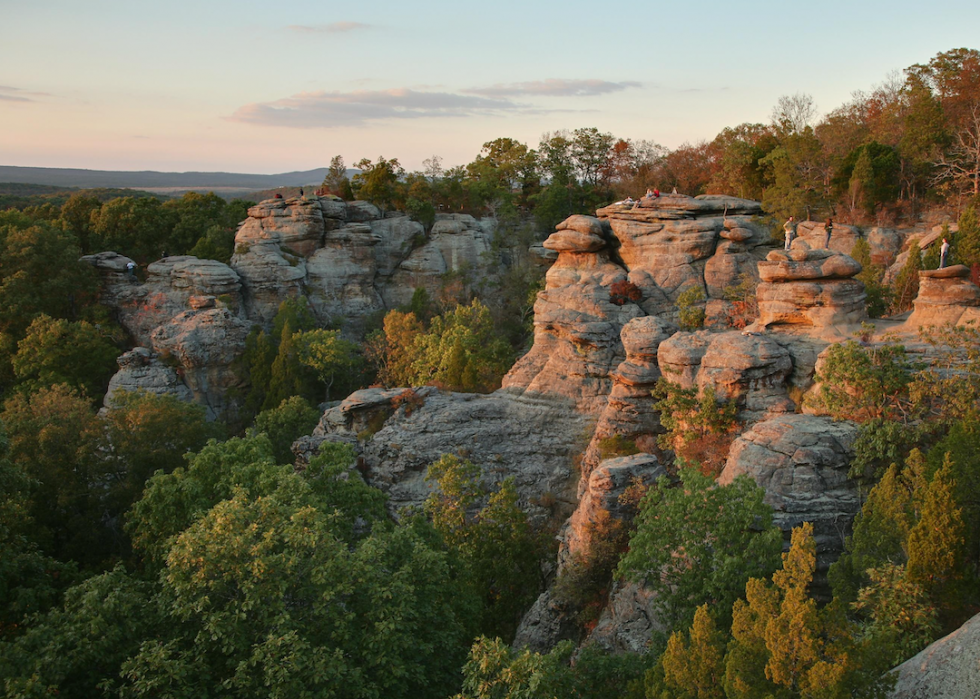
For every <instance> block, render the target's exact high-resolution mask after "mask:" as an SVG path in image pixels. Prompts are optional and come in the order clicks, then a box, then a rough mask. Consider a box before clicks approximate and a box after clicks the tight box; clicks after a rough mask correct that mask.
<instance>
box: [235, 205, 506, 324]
mask: <svg viewBox="0 0 980 699" xmlns="http://www.w3.org/2000/svg"><path fill="white" fill-rule="evenodd" d="M492 237H493V226H492V225H490V224H489V223H488V222H484V221H477V220H476V219H474V218H473V217H472V216H469V215H466V214H437V215H436V221H435V223H434V224H433V227H432V230H431V231H430V233H429V235H428V236H427V235H426V234H425V230H424V228H423V227H422V224H420V223H417V222H415V221H412V220H411V219H410V218H409V217H408V216H405V215H403V214H400V213H398V212H389V213H388V214H386V215H385V216H382V215H381V212H380V211H379V210H378V208H377V207H375V206H374V205H373V204H370V203H368V202H361V201H356V202H343V201H341V200H339V199H335V198H331V197H308V198H294V199H278V200H277V199H270V200H267V201H264V202H261V203H260V204H257V205H256V206H254V207H252V208H251V209H249V218H248V220H246V221H245V222H244V223H242V224H241V226H240V227H239V229H238V233H237V235H236V236H235V255H234V256H233V257H232V261H231V266H232V267H233V268H234V269H235V270H236V271H237V272H238V273H239V275H240V276H241V279H242V284H243V286H244V291H245V294H244V295H245V303H246V308H247V311H248V317H249V318H250V319H251V320H252V321H254V322H256V323H259V324H261V325H265V326H268V325H269V324H270V323H271V321H272V318H273V317H274V316H275V314H276V311H277V309H278V307H279V304H280V303H281V302H282V300H283V299H284V298H295V297H297V296H299V295H301V294H302V295H305V296H307V298H309V300H310V306H311V308H312V310H313V313H314V315H315V316H316V318H317V320H318V321H319V322H320V323H321V324H323V325H327V324H329V323H331V322H334V321H336V320H337V319H341V320H343V321H344V323H345V327H347V329H348V330H349V331H350V332H352V333H354V334H357V333H359V332H360V331H361V329H362V326H363V322H364V320H365V319H366V318H367V317H368V316H370V315H372V314H373V313H376V312H378V311H381V310H384V309H388V308H393V307H395V306H399V305H404V304H407V303H408V302H409V301H410V300H411V298H412V294H413V293H414V291H415V289H416V288H418V287H424V288H426V289H427V290H428V291H429V292H430V293H431V294H433V295H434V294H435V292H436V291H437V290H438V289H439V287H440V286H441V285H442V284H443V283H444V275H445V274H446V273H447V272H461V271H466V272H467V273H468V275H469V277H470V278H469V280H468V281H469V282H470V283H479V282H480V281H481V280H482V279H483V278H485V277H486V276H487V273H488V272H487V267H488V256H490V257H492V255H490V253H491V240H492ZM490 263H492V260H491V261H490Z"/></svg>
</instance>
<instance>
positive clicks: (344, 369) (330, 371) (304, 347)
mask: <svg viewBox="0 0 980 699" xmlns="http://www.w3.org/2000/svg"><path fill="white" fill-rule="evenodd" d="M297 344H298V357H299V361H300V363H302V364H304V365H305V366H307V367H309V368H310V369H312V370H313V371H315V372H316V375H317V376H318V377H319V378H320V381H322V382H323V383H324V385H325V386H326V393H325V395H324V398H323V399H324V400H325V401H329V400H330V387H331V386H333V383H334V380H335V379H336V377H337V376H338V375H342V376H344V375H346V376H349V375H350V374H352V373H354V371H355V369H356V368H357V366H358V364H359V363H360V357H359V356H358V354H357V344H356V343H354V342H351V341H350V340H345V339H343V338H342V337H341V336H340V331H339V330H308V331H307V332H304V333H301V334H300V335H299V336H298V338H297Z"/></svg>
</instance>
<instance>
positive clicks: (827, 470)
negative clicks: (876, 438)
mask: <svg viewBox="0 0 980 699" xmlns="http://www.w3.org/2000/svg"><path fill="white" fill-rule="evenodd" d="M856 436H857V426H856V425H854V424H852V423H849V422H834V421H833V420H831V419H830V418H827V417H814V416H812V415H796V414H787V415H779V416H776V417H773V418H771V419H768V420H764V421H762V422H757V423H755V424H754V425H753V426H752V427H751V428H749V430H748V431H746V432H745V433H743V434H742V435H741V436H740V437H738V438H737V439H736V440H735V442H734V444H733V445H732V449H731V452H730V453H729V456H728V461H727V463H726V464H725V468H724V470H723V471H722V472H721V475H720V476H719V477H718V483H719V484H721V485H725V484H727V483H730V482H731V481H733V480H734V479H735V478H736V477H738V476H740V475H748V476H750V477H751V478H752V479H754V480H755V482H756V483H758V484H759V486H760V487H762V488H763V489H764V490H765V491H766V498H765V500H766V502H767V503H768V504H769V505H770V506H772V508H773V511H774V522H775V524H776V525H777V526H779V527H780V528H781V529H782V530H783V532H784V534H785V538H786V540H787V541H789V534H790V531H791V530H792V529H793V527H797V526H799V525H800V524H802V523H803V522H812V523H813V534H814V539H815V541H816V544H817V572H816V574H815V576H814V589H815V590H816V591H817V592H818V593H820V594H822V595H823V596H825V597H829V589H828V588H827V586H826V574H827V569H828V568H829V567H830V564H831V563H833V562H834V561H835V560H837V558H838V557H839V556H840V553H841V551H843V549H844V539H845V537H846V536H847V535H848V534H849V533H850V528H851V523H852V522H853V520H854V516H855V515H856V514H857V512H858V511H859V510H860V509H861V500H860V496H859V493H858V488H857V484H856V483H855V482H853V481H851V480H850V479H849V478H848V477H847V472H848V468H849V465H850V461H851V458H852V457H853V451H852V444H853V443H854V439H855V437H856Z"/></svg>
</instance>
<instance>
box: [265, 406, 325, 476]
mask: <svg viewBox="0 0 980 699" xmlns="http://www.w3.org/2000/svg"><path fill="white" fill-rule="evenodd" d="M318 422H320V411H319V410H317V409H316V408H314V407H313V406H312V405H310V404H309V403H308V402H307V401H305V400H304V399H303V398H302V397H300V396H293V397H292V398H287V399H286V400H284V401H283V402H282V403H280V404H279V407H277V408H272V409H271V410H264V411H262V412H261V413H259V414H258V415H257V416H256V418H255V428H254V429H255V432H257V433H258V432H263V433H265V434H266V436H268V438H269V441H271V442H272V448H273V453H274V454H275V457H276V463H280V464H288V463H292V462H293V452H292V450H291V447H292V445H293V442H295V441H296V440H297V439H298V438H299V437H302V436H303V435H306V434H310V433H311V432H312V431H313V428H314V427H316V426H317V423H318Z"/></svg>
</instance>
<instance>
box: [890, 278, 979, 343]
mask: <svg viewBox="0 0 980 699" xmlns="http://www.w3.org/2000/svg"><path fill="white" fill-rule="evenodd" d="M913 307H914V310H913V311H912V314H911V315H910V316H909V318H908V320H907V321H906V323H905V325H906V327H908V328H917V327H921V326H926V325H944V324H947V323H953V324H961V323H967V322H971V321H973V320H976V319H980V287H978V286H977V285H976V284H974V283H973V281H971V279H970V268H969V267H967V266H965V265H952V266H951V267H945V268H943V269H924V270H922V271H920V272H919V294H918V296H916V298H915V301H914V302H913Z"/></svg>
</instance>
